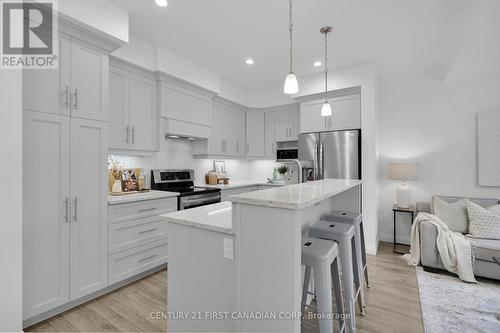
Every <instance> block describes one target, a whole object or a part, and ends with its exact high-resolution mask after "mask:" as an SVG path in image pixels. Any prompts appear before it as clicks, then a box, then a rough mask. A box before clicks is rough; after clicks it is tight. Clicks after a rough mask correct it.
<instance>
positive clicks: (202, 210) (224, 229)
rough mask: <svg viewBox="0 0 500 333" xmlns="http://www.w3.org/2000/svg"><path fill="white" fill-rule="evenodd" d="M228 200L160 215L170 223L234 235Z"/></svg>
mask: <svg viewBox="0 0 500 333" xmlns="http://www.w3.org/2000/svg"><path fill="white" fill-rule="evenodd" d="M231 212H232V208H231V203H230V202H221V203H217V204H212V205H207V206H201V207H197V208H191V209H186V210H181V211H178V212H173V213H167V214H162V215H160V217H161V218H163V219H164V220H166V221H167V222H170V223H177V224H183V225H187V226H190V227H193V228H198V229H206V230H210V231H216V232H221V233H225V234H230V235H234V230H233V220H232V213H231Z"/></svg>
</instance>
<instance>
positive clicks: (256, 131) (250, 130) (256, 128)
mask: <svg viewBox="0 0 500 333" xmlns="http://www.w3.org/2000/svg"><path fill="white" fill-rule="evenodd" d="M246 118H247V121H246V133H247V138H246V141H247V146H246V154H247V156H253V157H255V156H264V154H265V129H264V128H265V119H264V112H259V111H248V112H246Z"/></svg>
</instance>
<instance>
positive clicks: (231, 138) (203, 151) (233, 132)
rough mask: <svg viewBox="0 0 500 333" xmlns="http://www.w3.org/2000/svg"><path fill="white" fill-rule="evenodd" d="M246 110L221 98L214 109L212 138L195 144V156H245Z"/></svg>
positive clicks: (217, 100) (215, 101) (216, 100)
mask: <svg viewBox="0 0 500 333" xmlns="http://www.w3.org/2000/svg"><path fill="white" fill-rule="evenodd" d="M245 111H246V110H245V108H244V107H242V106H241V105H238V104H236V103H233V102H230V101H228V100H225V99H223V98H220V97H215V98H214V102H213V107H212V126H211V132H212V134H211V137H210V138H209V139H207V140H197V141H195V142H193V155H195V156H210V155H215V156H244V155H245V153H246V145H245Z"/></svg>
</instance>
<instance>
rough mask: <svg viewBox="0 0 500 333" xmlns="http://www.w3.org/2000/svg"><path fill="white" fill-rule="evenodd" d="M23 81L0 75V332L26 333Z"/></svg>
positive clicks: (12, 75) (14, 72)
mask: <svg viewBox="0 0 500 333" xmlns="http://www.w3.org/2000/svg"><path fill="white" fill-rule="evenodd" d="M21 85H22V78H21V72H20V71H17V70H1V75H0V110H1V111H0V133H1V138H2V139H1V140H0V156H1V161H2V174H3V177H2V183H1V185H0V209H1V211H2V220H1V231H0V267H2V269H1V273H0V331H7V332H9V331H11V332H20V331H22V327H21V326H22V324H21V323H22V281H23V275H22V263H23V261H22V209H21V208H22V155H21V147H22V132H21V130H22V123H21V121H22V110H21V108H22V101H21V99H22V95H21Z"/></svg>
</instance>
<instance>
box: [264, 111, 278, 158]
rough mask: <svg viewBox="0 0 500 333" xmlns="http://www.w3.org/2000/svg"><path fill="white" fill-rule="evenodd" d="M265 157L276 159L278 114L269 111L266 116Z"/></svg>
mask: <svg viewBox="0 0 500 333" xmlns="http://www.w3.org/2000/svg"><path fill="white" fill-rule="evenodd" d="M264 121H265V124H264V131H265V133H264V142H265V148H264V155H265V156H266V157H272V158H276V113H275V112H273V111H267V112H265V115H264Z"/></svg>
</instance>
